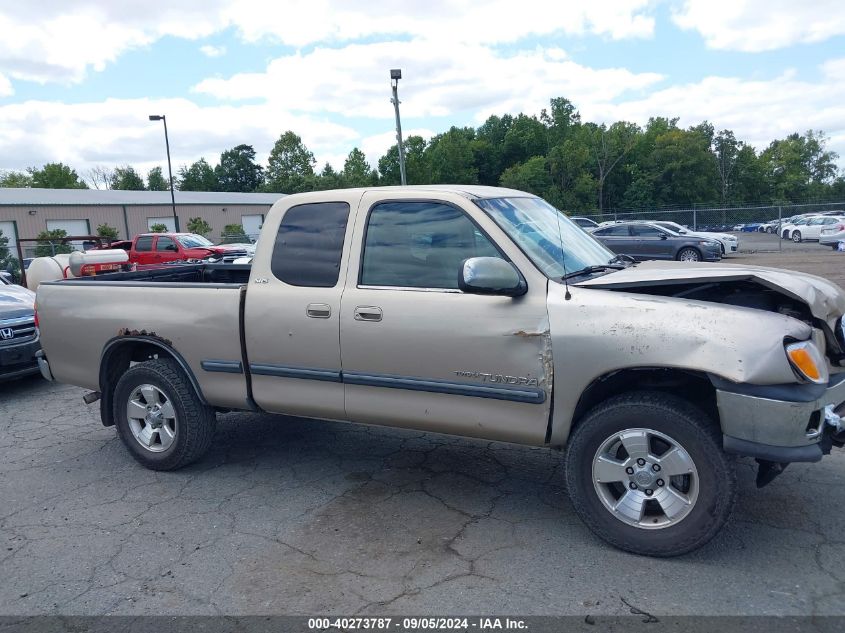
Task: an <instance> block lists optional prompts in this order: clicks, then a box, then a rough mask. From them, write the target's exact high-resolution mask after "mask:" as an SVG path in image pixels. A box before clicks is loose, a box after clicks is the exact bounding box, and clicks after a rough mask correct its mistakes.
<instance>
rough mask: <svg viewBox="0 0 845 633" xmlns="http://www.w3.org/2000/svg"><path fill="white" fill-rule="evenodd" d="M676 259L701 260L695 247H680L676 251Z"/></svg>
mask: <svg viewBox="0 0 845 633" xmlns="http://www.w3.org/2000/svg"><path fill="white" fill-rule="evenodd" d="M678 261H679V262H700V261H701V253H699V252H698V250H697V249H695V248H690V247H687V248H682V249H681V250H680V251H678Z"/></svg>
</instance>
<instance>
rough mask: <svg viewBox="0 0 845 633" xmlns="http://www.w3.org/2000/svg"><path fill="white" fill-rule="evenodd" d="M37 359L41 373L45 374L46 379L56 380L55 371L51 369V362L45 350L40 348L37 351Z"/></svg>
mask: <svg viewBox="0 0 845 633" xmlns="http://www.w3.org/2000/svg"><path fill="white" fill-rule="evenodd" d="M35 359H36V360H37V361H38V369H39V370H40V371H41V375H42V376H44V379H45V380H50V381H52V380H54V378H53V372H51V371H50V363H49V362H47V357H46V356H44V351H43V350H38V351H37V352H36V353H35Z"/></svg>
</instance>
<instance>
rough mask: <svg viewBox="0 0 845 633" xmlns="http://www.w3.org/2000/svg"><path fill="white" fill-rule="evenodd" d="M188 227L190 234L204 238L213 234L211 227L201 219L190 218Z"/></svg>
mask: <svg viewBox="0 0 845 633" xmlns="http://www.w3.org/2000/svg"><path fill="white" fill-rule="evenodd" d="M187 227H188V232H189V233H196V234H197V235H202V236H203V237H205V236H206V235H208V234H209V233H211V225H210V224H209V223H208V222H206V221H205V220H203V219H202V218H200V217H196V218H189V219H188V224H187Z"/></svg>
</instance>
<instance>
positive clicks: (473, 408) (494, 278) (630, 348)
mask: <svg viewBox="0 0 845 633" xmlns="http://www.w3.org/2000/svg"><path fill="white" fill-rule="evenodd" d="M37 309H38V312H37V315H38V318H39V324H40V331H41V340H42V345H43V349H44V351H43V354H42V356H41V359H40V362H41V367H42V372H43V373H44V375H45V376H46V377H48V378H54V379H55V380H58V381H62V382H66V383H71V384H74V385H80V386H82V387H86V388H88V389H90V390H92V392H91V393H89V394H87V395H86V400H87V401H88V402H93V401H96V400H97V399H98V398H100V400H101V409H100V411H101V417H102V421H103V424H105V425H115V426H116V427H117V432H118V434H119V435H120V437H121V439H122V440H123V442H124V443H125V445H126V448H127V449H128V450H129V452H130V453H131V454H132V456H133V457H135V459H137V460H138V461H139V462H141V463H142V464H144V465H145V466H147V467H148V468H152V469H156V470H170V469H175V468H179V467H181V466H184V465H186V464H188V463H190V462H192V461H194V460H197V459H199V458H200V457H201V456H202V455H203V453H204V452H205V451H206V449H207V448H208V446H209V443H210V442H211V441H212V438H213V435H214V428H215V413H216V412H218V411H228V410H233V409H242V410H251V411H268V412H273V413H280V414H288V415H296V416H307V417H312V418H319V419H335V420H348V421H351V422H358V423H364V424H382V425H389V426H396V427H407V428H413V429H421V430H425V431H435V432H440V433H449V434H453V435H461V436H470V437H478V438H484V439H487V440H500V441H504V442H517V443H522V444H529V445H534V446H548V447H551V448H559V449H563V448H565V449H566V454H565V472H566V483H567V487H568V489H569V492H570V494H571V497H572V502H573V505H574V507H575V510H576V511H577V512H578V514H579V515H580V516H581V518H582V519H583V520H584V521H585V522H586V523H587V524H588V525H589V526H590V528H592V529H593V530H594V531H595V533H596V534H597V535H599V536H600V537H602V538H604V539H605V540H607V541H609V542H610V543H612V544H613V545H616V546H618V547H621V548H624V549H627V550H630V551H633V552H637V553H641V554H649V555H657V556H670V555H676V554H681V553H684V552H688V551H690V550H692V549H695V548H697V547H699V546H701V545H702V544H704V543H705V542H707V541H708V540H709V539H710V538H711V537H712V536H713V535H714V534H715V533H716V532H717V531H718V530H719V529H720V528H721V526H722V525H723V524H724V522H725V520H726V519H727V518H728V515H729V514H730V512H731V509H732V506H733V505H734V499H735V497H736V478H735V471H734V456H735V455H741V456H746V457H753V458H757V460H758V462H759V464H760V466H759V473H758V485H763V484H765V483H768V482H769V481H770V480H771V479H772V478H773V477H774V476H775V475H776V474H778V473H779V472H780V471H781V470H783V468H784V467H785V466H786V465H787V464H789V463H790V462H801V461H803V462H814V461H818V460H820V459H821V458H822V455H823V454H824V453H826V452H829V451H830V448H831V446H832V445H837V446H841V445H842V440H843V438H845V433H843V424H842V421H841V420H840V418H839V413H841V412H842V408H843V402H845V373H843V368H842V367H841V364H842V362H843V358H845V338H843V326H842V315H843V312H845V294H843V291H842V290H841V289H840V288H839V287H838V286H836V285H835V284H832V283H830V282H827V281H825V280H823V279H820V278H817V277H813V276H810V275H803V274H798V273H791V272H786V271H778V270H772V269H765V268H756V267H751V266H741V265H731V264H709V265H708V264H694V263H686V262H673V263H654V262H651V263H648V262H646V263H638V264H635V263H633V262H630V261H627V260H625V258H624V257H619V256H614V254H613V253H611V252H610V251H609V250H607V249H606V248H605V247H604V246H603V245H602V244H600V243H599V242H598V241H597V240H595V239H594V238H593V237H591V236H590V235H589V234H587V233H586V232H584V231H583V230H582V229H580V228H578V227H577V226H576V225H575V224H573V223H572V222H571V221H570V220H569V219H568V218H567V217H566V216H564V215H563V214H561V213H559V212H558V211H556V210H555V209H554V208H553V207H551V206H550V205H548V204H547V203H545V202H544V201H543V200H541V199H539V198H537V197H535V196H532V195H530V194H526V193H523V192H520V191H514V190H508V189H498V188H492V187H474V186H445V185H444V186H427V187H404V188H398V187H397V188H392V187H389V188H369V189H346V190H340V191H323V192H317V193H307V194H297V195H292V196H288V197H285V198H282V199H281V200H280V201H279V202H277V203H276V204H275V205H274V206H273V208H272V209H271V210H270V212H269V214H268V216H267V218H266V221H265V224H264V227H263V229H262V236H261V239H260V240H259V244H258V248H257V250H256V253H255V257H254V260H253V262H252V264H251V265H249V264H247V265H241V264H184V265H176V266H168V267H161V268H160V269H157V270H148V271H137V272H128V273H115V274H109V275H103V276H98V277H89V278H83V279H72V280H63V281H56V282H47V283H42V284H41V286H40V288H39V290H38V296H37ZM281 423H283V422H281Z"/></svg>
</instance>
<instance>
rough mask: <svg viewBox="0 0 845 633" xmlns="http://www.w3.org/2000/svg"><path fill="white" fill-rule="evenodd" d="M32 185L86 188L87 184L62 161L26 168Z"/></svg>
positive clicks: (42, 187) (45, 187) (57, 187)
mask: <svg viewBox="0 0 845 633" xmlns="http://www.w3.org/2000/svg"><path fill="white" fill-rule="evenodd" d="M27 171H28V172H29V175H30V177H31V178H32V186H33V187H37V188H40V189H87V188H88V185H86V184H85V182H84V181H83V180H82V179H81V178H80V177H79V174H77V173H76V171H75V170H73V169H71V168H70V167H68V166H67V165H65V164H64V163H47V164H46V165H44V166H43V167H41V168H40V169H38V168H35V167H30V168H29V169H27Z"/></svg>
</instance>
